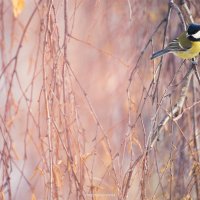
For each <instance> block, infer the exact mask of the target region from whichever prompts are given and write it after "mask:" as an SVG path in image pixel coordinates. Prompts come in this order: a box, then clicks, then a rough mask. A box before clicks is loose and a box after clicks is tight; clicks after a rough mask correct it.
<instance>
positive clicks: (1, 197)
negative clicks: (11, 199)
mask: <svg viewBox="0 0 200 200" xmlns="http://www.w3.org/2000/svg"><path fill="white" fill-rule="evenodd" d="M0 199H2V200H5V199H6V198H5V194H4V192H3V191H1V192H0Z"/></svg>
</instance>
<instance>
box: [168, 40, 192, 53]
mask: <svg viewBox="0 0 200 200" xmlns="http://www.w3.org/2000/svg"><path fill="white" fill-rule="evenodd" d="M190 48H191V45H190V44H189V45H185V44H180V42H179V40H178V39H174V40H172V41H171V42H170V43H169V45H168V46H167V49H168V51H187V50H188V49H190Z"/></svg>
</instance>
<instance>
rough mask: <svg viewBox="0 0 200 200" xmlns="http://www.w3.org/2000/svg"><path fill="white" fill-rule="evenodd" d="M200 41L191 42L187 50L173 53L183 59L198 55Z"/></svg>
mask: <svg viewBox="0 0 200 200" xmlns="http://www.w3.org/2000/svg"><path fill="white" fill-rule="evenodd" d="M199 52H200V42H192V47H191V48H190V49H188V50H187V51H179V52H174V54H175V55H176V56H178V57H180V58H183V59H191V58H194V57H196V56H198V55H199Z"/></svg>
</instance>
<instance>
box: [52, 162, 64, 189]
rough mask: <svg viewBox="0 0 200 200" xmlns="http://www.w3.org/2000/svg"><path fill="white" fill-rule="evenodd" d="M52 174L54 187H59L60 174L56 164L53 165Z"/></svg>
mask: <svg viewBox="0 0 200 200" xmlns="http://www.w3.org/2000/svg"><path fill="white" fill-rule="evenodd" d="M53 175H54V180H55V184H56V187H58V188H60V187H61V186H62V176H61V171H60V169H59V167H58V166H56V165H54V166H53Z"/></svg>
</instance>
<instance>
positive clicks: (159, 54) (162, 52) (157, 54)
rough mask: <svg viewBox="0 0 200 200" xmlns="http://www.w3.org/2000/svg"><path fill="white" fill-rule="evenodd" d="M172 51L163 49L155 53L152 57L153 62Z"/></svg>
mask: <svg viewBox="0 0 200 200" xmlns="http://www.w3.org/2000/svg"><path fill="white" fill-rule="evenodd" d="M169 52H170V50H169V49H167V48H166V49H163V50H160V51H157V52H155V53H153V55H152V56H151V60H153V59H154V58H157V57H160V56H162V55H164V54H166V53H169Z"/></svg>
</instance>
